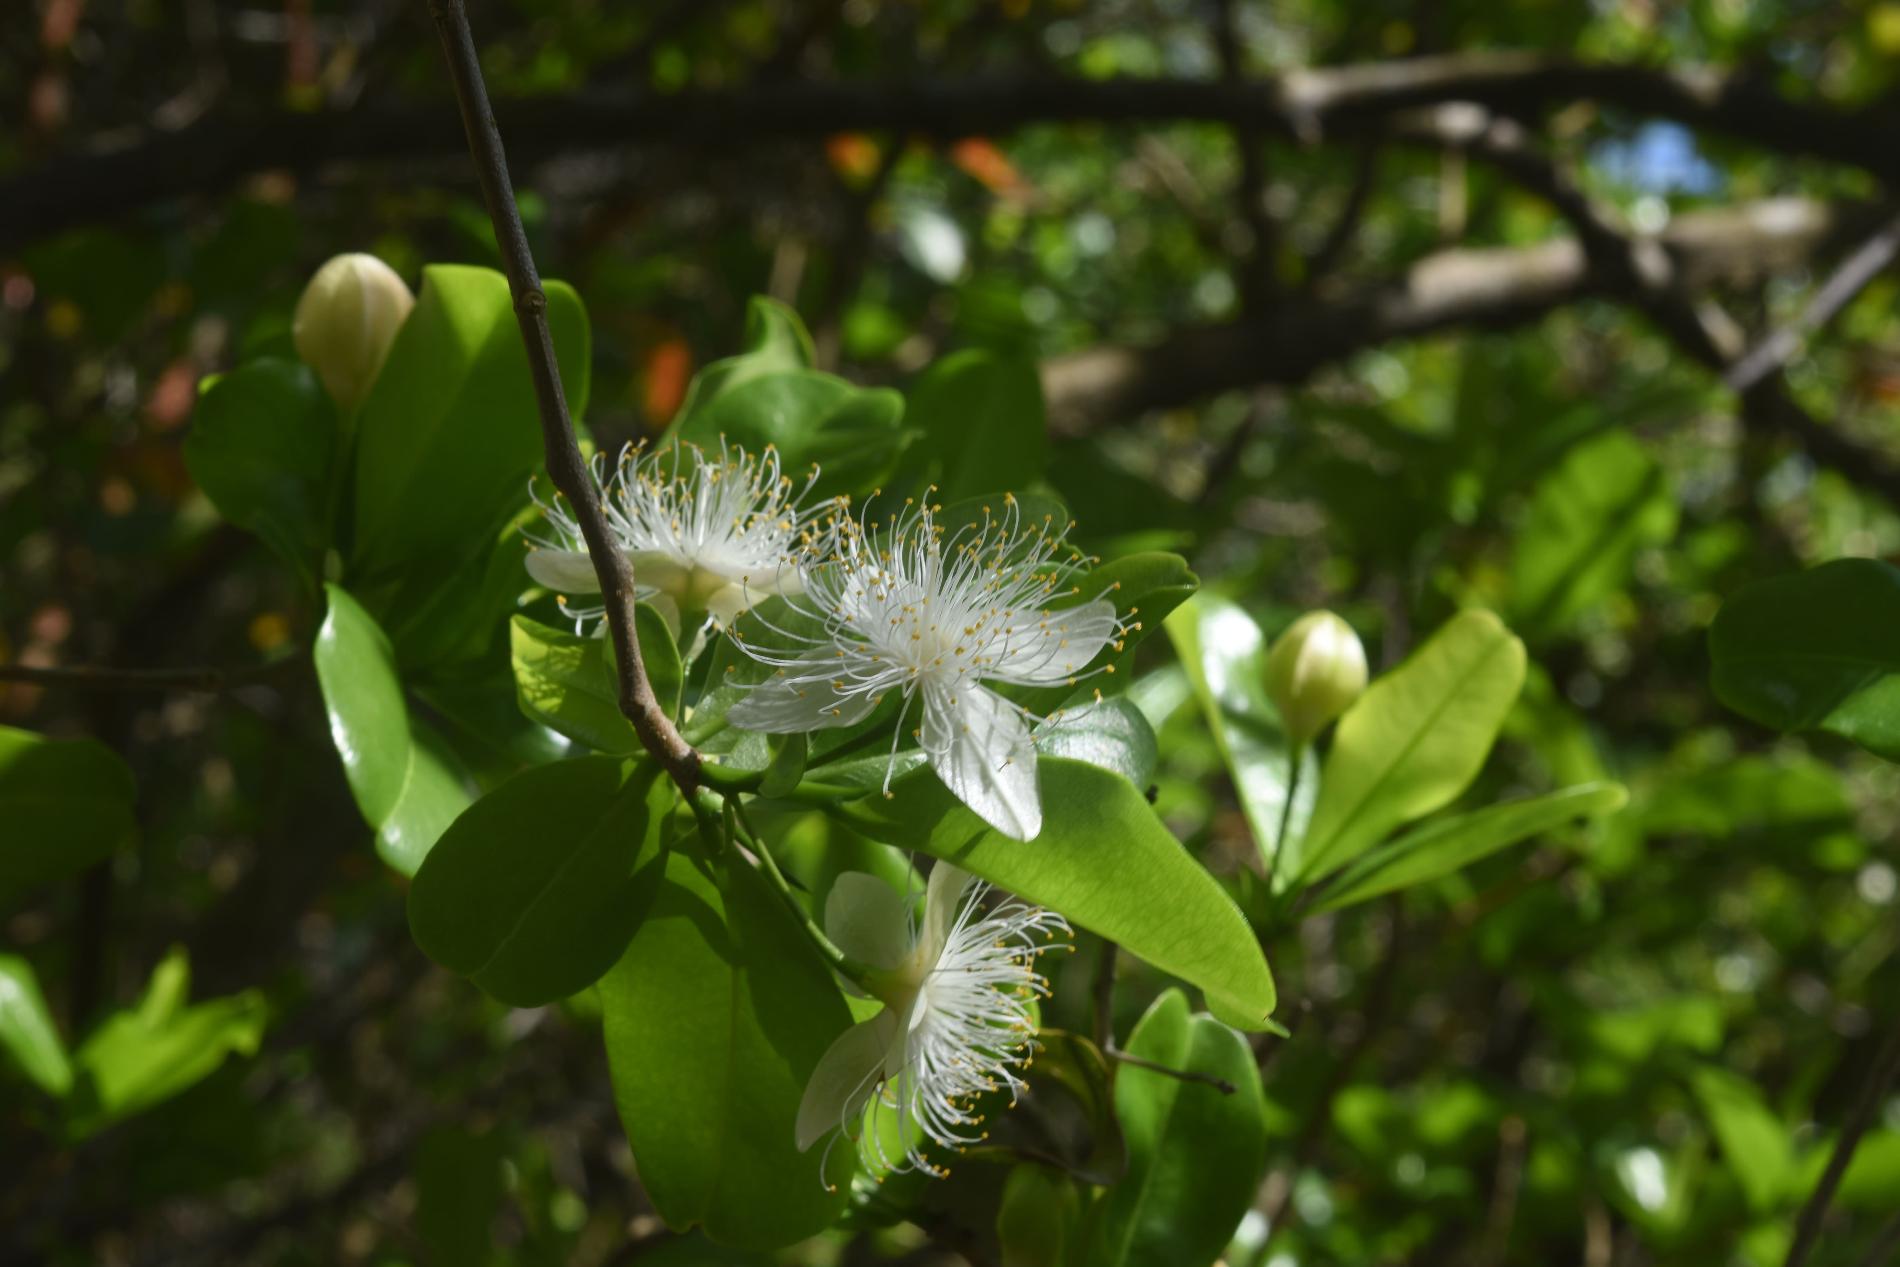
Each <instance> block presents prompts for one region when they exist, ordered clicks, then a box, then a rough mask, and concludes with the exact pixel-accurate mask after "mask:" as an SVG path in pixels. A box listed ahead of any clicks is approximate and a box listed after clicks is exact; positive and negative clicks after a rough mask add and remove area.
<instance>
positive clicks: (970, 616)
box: [729, 496, 1138, 840]
mask: <svg viewBox="0 0 1900 1267" xmlns="http://www.w3.org/2000/svg"><path fill="white" fill-rule="evenodd" d="M940 509H941V507H932V506H930V505H929V504H928V503H927V502H926V503H924V504H916V503H911V502H906V503H905V508H904V510H903V511H902V512H901V513H899V514H895V515H891V516H889V517H888V518H887V519H886V520H885V521H884V522H883V523H882V524H878V525H873V524H872V523H870V522H869V520H868V519H867V520H866V521H865V522H862V523H859V522H854V521H852V520H850V519H848V518H842V517H841V518H840V519H839V521H838V522H836V523H835V524H833V525H832V527H831V528H830V530H829V531H828V532H827V533H826V535H825V543H826V545H827V547H828V548H827V549H825V550H823V551H813V552H810V553H808V554H806V555H803V556H801V558H800V561H799V582H798V588H799V590H800V591H802V594H801V595H800V596H795V597H790V598H788V600H787V601H788V604H789V607H790V609H791V611H792V613H794V614H795V615H796V616H797V617H798V619H797V620H788V621H785V622H782V623H780V624H771V625H769V626H768V628H770V629H771V631H772V633H773V634H774V636H775V639H776V640H777V641H780V642H782V643H785V644H789V645H782V646H777V647H767V646H760V645H755V641H754V640H752V639H741V641H740V643H739V645H740V646H741V647H742V648H743V649H744V650H745V651H746V653H747V654H748V655H750V656H751V657H752V658H753V659H755V660H760V661H763V662H764V663H766V664H770V665H773V666H775V667H776V668H777V670H778V672H777V673H776V674H775V675H774V676H772V677H770V678H768V679H766V680H765V681H764V682H762V683H760V684H759V685H758V686H756V687H754V688H753V689H752V690H751V691H750V692H749V693H748V694H747V695H746V697H745V698H744V699H743V700H741V701H740V702H739V703H738V704H737V705H735V706H734V707H733V709H732V711H731V713H730V714H729V716H730V717H731V720H732V722H733V724H734V725H737V726H740V727H743V728H744V729H747V730H759V731H768V732H774V733H797V732H802V731H810V730H815V729H820V728H824V727H835V726H849V725H854V724H855V723H857V722H859V721H862V720H863V719H864V718H865V717H867V716H868V715H869V714H870V713H871V710H873V709H874V708H876V707H877V705H878V704H879V703H880V702H881V701H882V700H883V699H884V697H885V696H886V695H888V694H890V693H891V692H893V691H895V692H898V693H900V694H901V695H902V696H903V699H904V714H903V716H900V718H899V721H898V734H897V737H894V739H893V742H892V753H893V762H894V759H895V753H896V738H901V736H902V734H903V727H904V719H903V718H904V716H908V715H909V713H910V710H911V707H912V705H913V704H918V705H921V709H920V711H921V717H920V720H919V723H918V725H917V727H916V728H915V729H914V730H913V731H912V732H911V733H912V735H913V737H914V738H915V739H916V740H917V741H918V744H919V746H920V747H921V748H922V749H923V751H924V754H925V755H926V757H928V759H929V761H930V766H931V768H932V769H933V770H935V771H936V772H937V776H938V777H939V778H940V779H942V780H943V782H944V785H945V786H946V787H948V788H949V789H950V791H951V792H953V793H954V794H955V795H956V796H957V798H958V799H959V800H961V801H962V802H963V803H964V804H965V805H968V806H969V807H970V808H971V809H972V810H974V811H976V813H977V814H978V815H979V816H980V817H981V818H982V819H983V820H984V821H985V822H987V823H989V824H990V826H992V827H994V828H996V829H997V830H998V831H1000V832H1003V833H1004V834H1005V835H1008V836H1010V837H1012V838H1014V839H1016V840H1030V839H1033V838H1034V837H1035V836H1036V834H1037V833H1038V832H1040V831H1041V830H1042V803H1041V798H1040V796H1039V794H1038V792H1037V789H1036V749H1035V741H1034V737H1033V735H1032V733H1031V726H1032V724H1033V723H1034V722H1035V721H1038V720H1040V719H1039V718H1037V717H1035V716H1034V715H1033V714H1031V713H1029V712H1028V711H1027V710H1025V709H1024V708H1022V707H1021V706H1020V705H1017V704H1015V703H1012V702H1011V701H1009V700H1007V699H1005V698H1003V696H1001V695H999V694H997V693H996V692H995V691H994V690H992V689H990V685H988V684H992V683H993V684H997V685H1018V686H1051V685H1059V684H1065V683H1066V684H1068V685H1071V686H1072V685H1075V684H1076V683H1077V682H1078V681H1079V679H1080V678H1081V677H1083V676H1086V675H1087V673H1088V672H1089V671H1090V670H1089V669H1088V667H1087V666H1088V665H1089V664H1090V662H1091V661H1093V660H1094V659H1095V657H1096V656H1097V655H1098V654H1099V653H1100V652H1101V651H1102V649H1103V648H1104V647H1105V646H1108V645H1110V644H1111V643H1112V644H1113V645H1114V646H1115V648H1116V649H1117V650H1120V649H1121V645H1122V644H1121V641H1120V639H1121V635H1122V633H1123V631H1124V628H1126V627H1130V626H1124V624H1123V622H1122V620H1121V619H1120V618H1119V617H1117V615H1116V614H1115V605H1114V604H1113V603H1111V602H1109V601H1107V600H1106V599H1096V600H1094V601H1091V602H1086V603H1082V604H1080V605H1079V606H1074V607H1067V608H1060V609H1052V606H1051V605H1052V604H1053V603H1054V602H1056V601H1057V600H1059V599H1062V598H1065V597H1068V596H1070V595H1072V594H1074V593H1075V592H1076V589H1075V587H1074V585H1073V583H1072V581H1071V580H1070V579H1069V578H1070V576H1071V575H1072V570H1073V567H1074V565H1075V564H1076V563H1077V562H1079V559H1078V557H1077V554H1076V552H1075V550H1074V549H1073V548H1072V547H1070V546H1069V545H1068V543H1067V536H1068V525H1063V526H1061V527H1057V526H1056V525H1055V523H1054V520H1053V518H1052V517H1045V518H1043V519H1042V520H1041V521H1040V522H1033V523H1025V522H1024V516H1023V514H1022V511H1021V507H1020V506H1019V504H1018V503H1017V501H1016V499H1015V498H1014V497H1011V496H1005V498H1004V507H1003V512H1002V514H1000V515H992V513H991V511H990V508H989V507H987V506H986V507H984V509H983V517H982V519H981V521H980V522H977V523H971V524H966V525H964V526H963V527H961V528H958V529H957V530H956V531H955V532H952V533H950V534H949V535H948V537H947V539H946V536H945V532H944V530H943V529H942V528H940V527H939V526H938V524H937V522H936V517H935V515H936V512H937V511H938V510H940ZM1132 627H1138V626H1132ZM734 636H735V637H739V636H740V635H739V633H738V631H736V630H735V631H734ZM1106 671H1107V672H1111V673H1112V672H1114V667H1113V666H1112V665H1110V666H1108V667H1107V670H1106ZM889 784H890V776H889V773H888V770H887V773H886V776H885V791H886V792H888V791H889V790H890V788H889Z"/></svg>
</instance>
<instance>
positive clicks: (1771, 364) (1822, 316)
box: [1722, 212, 1900, 392]
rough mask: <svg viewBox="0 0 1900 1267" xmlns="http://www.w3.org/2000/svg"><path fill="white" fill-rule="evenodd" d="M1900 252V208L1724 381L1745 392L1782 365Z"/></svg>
mask: <svg viewBox="0 0 1900 1267" xmlns="http://www.w3.org/2000/svg"><path fill="white" fill-rule="evenodd" d="M1896 254H1900V212H1897V213H1895V214H1894V215H1893V216H1891V217H1889V218H1888V219H1887V220H1886V221H1884V222H1883V223H1882V224H1881V226H1880V228H1879V229H1878V230H1876V231H1875V232H1874V234H1873V236H1871V237H1869V238H1868V239H1867V240H1866V241H1865V242H1862V243H1861V244H1860V246H1858V247H1857V248H1855V250H1854V253H1853V254H1852V255H1849V256H1848V257H1847V258H1846V259H1844V260H1842V261H1841V263H1840V266H1839V267H1838V268H1836V269H1835V270H1834V272H1833V274H1832V275H1831V276H1830V277H1829V278H1828V279H1827V281H1825V282H1823V283H1822V284H1821V288H1820V289H1819V290H1817V291H1815V292H1814V297H1813V298H1812V299H1810V300H1809V301H1808V306H1807V307H1806V308H1803V309H1802V310H1801V315H1800V316H1798V317H1796V318H1795V319H1794V320H1793V321H1790V322H1789V323H1788V324H1786V325H1784V326H1778V327H1776V328H1775V329H1774V330H1772V331H1770V332H1769V334H1768V336H1767V337H1766V338H1764V339H1762V341H1761V342H1759V343H1757V344H1756V345H1755V346H1754V347H1752V348H1750V349H1749V350H1748V351H1747V352H1745V353H1744V354H1743V355H1742V357H1741V359H1740V360H1738V361H1736V362H1735V364H1734V365H1732V366H1730V367H1729V371H1728V373H1726V374H1724V375H1723V376H1722V381H1723V382H1725V383H1727V384H1728V385H1729V387H1731V388H1733V389H1734V390H1735V391H1738V392H1746V391H1748V390H1749V389H1750V388H1751V387H1754V386H1755V385H1756V384H1757V383H1759V382H1761V381H1762V380H1763V379H1765V378H1767V377H1768V376H1769V375H1770V374H1773V373H1775V372H1776V371H1778V370H1781V369H1783V368H1785V367H1786V366H1787V364H1788V362H1789V361H1791V360H1793V359H1794V357H1795V354H1796V353H1797V352H1799V351H1800V350H1801V345H1802V344H1803V343H1805V342H1806V341H1807V337H1808V336H1809V335H1810V334H1813V333H1814V332H1815V331H1816V330H1818V329H1820V328H1821V327H1822V326H1824V325H1826V324H1827V323H1828V322H1830V321H1832V320H1833V319H1834V318H1835V317H1836V316H1837V315H1838V314H1839V313H1840V311H1841V309H1843V308H1845V307H1847V305H1848V304H1850V303H1852V302H1853V300H1854V296H1856V295H1858V294H1860V292H1861V291H1862V290H1865V289H1866V287H1867V283H1869V282H1871V281H1873V279H1874V278H1876V277H1878V276H1879V275H1880V272H1881V270H1882V269H1884V268H1886V267H1887V266H1888V265H1889V264H1891V263H1893V258H1894V256H1895V255H1896Z"/></svg>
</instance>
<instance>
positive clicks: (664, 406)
mask: <svg viewBox="0 0 1900 1267" xmlns="http://www.w3.org/2000/svg"><path fill="white" fill-rule="evenodd" d="M692 377H693V349H692V347H691V346H690V345H688V344H687V342H686V340H685V339H682V338H680V337H679V336H678V335H674V336H673V337H672V338H670V339H663V340H661V341H660V342H658V343H656V344H654V345H653V346H652V347H650V348H648V349H647V354H646V364H645V366H644V367H643V368H642V370H641V374H640V379H641V387H642V403H643V404H644V405H645V407H646V415H647V419H648V421H649V422H651V423H652V424H653V426H654V429H655V430H658V429H659V428H660V427H664V426H665V425H666V424H667V423H669V422H671V421H672V420H673V415H674V414H675V413H677V412H678V411H679V407H680V402H681V401H682V400H685V399H686V384H687V383H688V382H690V381H691V380H692Z"/></svg>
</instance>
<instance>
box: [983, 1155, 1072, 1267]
mask: <svg viewBox="0 0 1900 1267" xmlns="http://www.w3.org/2000/svg"><path fill="white" fill-rule="evenodd" d="M1081 1218H1082V1198H1081V1194H1079V1193H1078V1192H1077V1191H1076V1189H1075V1181H1074V1180H1072V1179H1070V1178H1069V1177H1068V1176H1067V1175H1065V1174H1062V1173H1061V1172H1060V1171H1056V1170H1052V1169H1050V1168H1049V1167H1047V1166H1042V1165H1038V1164H1036V1163H1034V1162H1025V1163H1023V1164H1021V1165H1018V1166H1015V1167H1012V1168H1011V1170H1010V1172H1009V1178H1008V1179H1007V1180H1005V1181H1004V1183H1003V1199H1002V1203H1001V1204H1000V1205H999V1206H998V1207H997V1210H996V1241H997V1244H998V1246H1000V1247H1001V1249H1002V1251H1003V1267H1064V1265H1065V1264H1066V1263H1067V1262H1068V1253H1069V1250H1070V1247H1071V1246H1072V1245H1073V1244H1074V1242H1075V1234H1076V1227H1077V1225H1078V1224H1079V1223H1080V1222H1081Z"/></svg>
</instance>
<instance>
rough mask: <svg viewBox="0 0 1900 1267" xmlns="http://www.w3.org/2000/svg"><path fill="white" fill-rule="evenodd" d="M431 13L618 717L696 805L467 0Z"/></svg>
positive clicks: (434, 7) (440, 2)
mask: <svg viewBox="0 0 1900 1267" xmlns="http://www.w3.org/2000/svg"><path fill="white" fill-rule="evenodd" d="M429 12H430V13H431V14H432V15H433V16H434V18H435V25H436V32H437V34H438V35H440V36H441V38H442V53H443V56H444V57H446V58H447V59H448V63H449V71H450V73H451V74H452V75H453V76H454V79H455V96H456V100H457V102H458V103H459V104H460V106H461V112H462V127H463V130H464V131H465V132H466V133H467V135H468V148H469V153H470V155H471V157H473V159H474V160H475V169H476V173H477V175H479V176H480V178H481V184H482V197H483V199H484V200H485V201H486V202H487V204H488V217H489V219H490V220H491V221H493V222H494V226H495V241H496V243H497V245H499V246H500V248H501V262H502V269H503V271H505V272H506V273H507V274H508V289H509V292H510V293H511V294H512V295H513V296H514V303H515V318H516V320H517V322H518V323H519V324H520V326H521V338H522V341H523V342H524V343H525V344H526V345H527V349H528V369H529V372H530V373H531V375H532V376H533V378H534V397H535V404H536V406H537V408H538V410H539V412H540V415H541V441H542V446H543V448H544V449H545V450H546V452H547V463H548V477H549V478H550V479H552V480H553V481H554V486H555V487H556V488H558V489H560V490H561V494H562V496H564V497H566V498H567V502H568V505H569V506H571V507H573V510H574V519H575V522H576V523H578V524H579V525H580V529H581V536H582V538H584V539H585V540H586V542H587V553H588V556H589V557H590V558H591V559H592V560H593V563H594V575H595V576H596V577H597V578H598V579H599V581H600V596H601V601H602V603H603V605H604V607H605V609H606V615H607V627H608V631H609V635H610V636H611V637H612V639H613V647H614V663H615V670H616V674H617V677H618V686H619V702H620V711H621V712H622V713H625V714H626V716H627V720H628V721H630V722H632V723H633V728H634V731H635V732H636V733H637V734H638V735H639V736H640V743H641V745H642V746H644V747H645V748H646V750H647V752H648V753H650V754H651V755H652V757H653V759H654V760H655V761H657V762H659V763H660V766H661V768H662V769H664V770H665V771H666V772H667V774H668V775H670V776H671V777H672V779H673V782H675V783H677V784H678V785H679V788H680V791H681V792H682V793H683V794H685V795H686V796H688V797H690V796H692V794H693V790H694V789H695V788H697V787H698V786H699V754H698V753H697V752H694V751H693V749H692V746H691V745H689V744H688V743H687V742H686V741H685V740H684V739H682V738H680V734H679V731H678V730H676V729H674V726H673V720H672V718H670V717H668V716H667V715H666V710H665V709H663V708H661V707H660V702H659V700H657V699H656V698H654V695H653V686H652V684H651V683H650V682H648V681H647V671H646V665H645V663H644V662H643V661H642V659H641V656H640V640H639V638H638V637H637V636H636V635H635V633H634V623H633V621H634V586H633V564H632V563H631V562H629V561H628V559H627V556H626V552H625V551H623V550H621V549H620V548H619V547H618V546H617V545H616V544H615V542H614V539H613V537H612V535H611V533H610V532H609V531H608V528H607V520H606V517H605V516H604V515H603V514H602V513H601V509H600V494H599V491H598V490H597V489H596V488H595V487H594V478H593V475H592V473H591V472H590V471H589V470H588V468H587V462H586V460H585V459H584V458H582V457H581V451H580V446H579V445H578V444H577V443H576V442H575V439H574V424H573V421H572V420H571V419H570V418H569V417H568V413H567V398H566V397H565V396H564V395H563V394H562V391H561V375H560V372H559V371H558V370H557V369H556V368H555V360H554V338H553V336H552V335H551V334H550V333H549V331H548V317H547V306H548V301H547V296H546V295H545V294H543V293H542V291H541V279H540V277H539V276H538V275H537V274H536V272H535V268H534V255H533V253H532V252H531V251H530V250H529V249H528V237H527V234H526V232H525V231H524V230H523V229H522V227H521V210H520V208H519V207H517V206H516V205H515V193H514V187H513V185H512V184H511V183H510V182H509V179H508V156H507V155H506V153H504V152H503V150H502V144H501V132H500V130H499V129H498V128H497V127H496V124H495V115H494V111H493V110H492V108H491V107H490V106H489V103H488V89H487V87H486V86H485V85H484V84H483V83H482V67H481V59H480V56H479V55H478V54H477V53H476V51H475V38H474V36H473V35H472V34H471V33H470V32H469V28H468V13H467V11H466V10H465V9H464V8H463V3H462V0H430V3H429Z"/></svg>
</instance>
